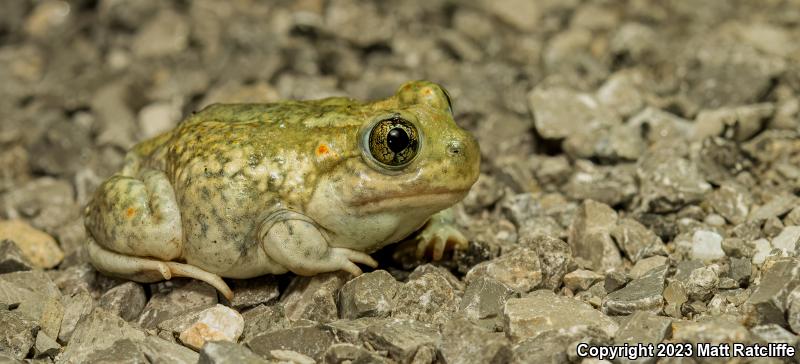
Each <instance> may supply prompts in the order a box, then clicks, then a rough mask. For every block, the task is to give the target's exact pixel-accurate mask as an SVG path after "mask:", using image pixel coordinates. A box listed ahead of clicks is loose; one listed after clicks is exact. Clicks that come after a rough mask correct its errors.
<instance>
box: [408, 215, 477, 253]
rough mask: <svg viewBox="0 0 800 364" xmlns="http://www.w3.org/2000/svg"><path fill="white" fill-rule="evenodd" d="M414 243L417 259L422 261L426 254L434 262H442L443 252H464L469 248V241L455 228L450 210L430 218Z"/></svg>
mask: <svg viewBox="0 0 800 364" xmlns="http://www.w3.org/2000/svg"><path fill="white" fill-rule="evenodd" d="M416 242H417V250H416V257H417V259H422V258H423V257H424V256H425V255H426V253H428V254H430V255H431V257H432V258H433V260H434V261H438V260H442V257H443V256H444V252H445V251H448V250H455V249H461V250H464V249H467V247H468V246H469V240H467V238H466V237H464V234H462V233H461V231H459V230H458V228H456V226H455V217H454V216H453V211H452V209H446V210H443V211H441V212H439V213H437V214H435V215H433V216H431V218H430V220H428V222H427V223H426V224H425V226H424V227H423V228H422V230H420V231H419V233H418V234H417V237H416Z"/></svg>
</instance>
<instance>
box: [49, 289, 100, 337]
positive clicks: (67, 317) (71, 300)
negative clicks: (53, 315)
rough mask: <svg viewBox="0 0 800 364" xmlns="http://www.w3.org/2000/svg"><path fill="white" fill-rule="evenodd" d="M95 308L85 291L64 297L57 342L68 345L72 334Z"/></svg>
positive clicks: (90, 297) (90, 296)
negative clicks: (62, 314) (62, 315)
mask: <svg viewBox="0 0 800 364" xmlns="http://www.w3.org/2000/svg"><path fill="white" fill-rule="evenodd" d="M94 307H95V302H94V299H92V295H91V294H89V293H88V292H86V291H79V292H76V293H74V294H72V295H69V296H65V297H64V317H63V319H62V320H61V329H60V330H59V332H58V340H59V341H61V342H63V343H68V342H69V341H70V338H71V337H72V332H73V331H75V328H76V327H77V325H78V322H80V321H82V320H83V319H84V318H85V317H86V316H89V314H91V313H92V311H93V310H94Z"/></svg>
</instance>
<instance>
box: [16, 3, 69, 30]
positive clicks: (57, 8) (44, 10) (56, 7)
mask: <svg viewBox="0 0 800 364" xmlns="http://www.w3.org/2000/svg"><path fill="white" fill-rule="evenodd" d="M71 17H72V16H71V14H70V5H69V3H67V2H64V1H56V0H50V1H43V2H41V3H38V5H36V7H34V8H33V10H32V11H31V13H30V15H29V16H28V17H27V18H26V19H25V28H24V29H25V32H26V33H28V34H30V35H31V36H33V37H36V38H46V37H48V36H52V35H54V33H55V32H56V31H58V30H60V29H63V28H64V26H65V25H66V24H67V23H68V22H69V20H70V18H71Z"/></svg>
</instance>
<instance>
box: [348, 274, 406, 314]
mask: <svg viewBox="0 0 800 364" xmlns="http://www.w3.org/2000/svg"><path fill="white" fill-rule="evenodd" d="M400 286H401V284H400V283H399V282H397V280H395V279H394V277H392V275H391V274H389V273H388V272H386V271H385V270H377V271H374V272H369V273H365V274H362V275H360V276H358V277H355V278H353V279H351V280H349V281H348V282H347V283H345V284H344V286H342V289H341V290H339V300H338V301H339V317H341V318H346V319H355V318H359V317H365V316H371V317H387V316H389V314H390V313H391V312H392V307H393V304H392V300H393V299H394V296H395V294H396V293H397V290H398V288H399V287H400Z"/></svg>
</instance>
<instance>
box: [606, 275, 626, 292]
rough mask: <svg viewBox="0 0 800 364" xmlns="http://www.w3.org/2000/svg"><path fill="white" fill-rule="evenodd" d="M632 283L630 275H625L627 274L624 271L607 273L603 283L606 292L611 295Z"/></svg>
mask: <svg viewBox="0 0 800 364" xmlns="http://www.w3.org/2000/svg"><path fill="white" fill-rule="evenodd" d="M630 281H631V276H630V275H628V274H625V272H622V271H618V270H612V271H608V272H607V273H606V278H605V280H604V281H603V287H604V288H605V290H606V292H608V293H611V292H614V291H616V290H618V289H620V288H622V287H624V286H625V285H626V284H628V282H630Z"/></svg>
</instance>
